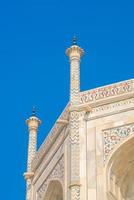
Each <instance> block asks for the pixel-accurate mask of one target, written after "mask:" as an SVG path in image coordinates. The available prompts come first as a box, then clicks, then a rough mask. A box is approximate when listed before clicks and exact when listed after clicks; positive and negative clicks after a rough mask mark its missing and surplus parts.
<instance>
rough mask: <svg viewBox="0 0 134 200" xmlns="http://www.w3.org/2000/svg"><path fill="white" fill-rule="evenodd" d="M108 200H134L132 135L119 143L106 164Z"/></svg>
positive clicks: (133, 138)
mask: <svg viewBox="0 0 134 200" xmlns="http://www.w3.org/2000/svg"><path fill="white" fill-rule="evenodd" d="M106 187H107V199H108V200H114V199H115V200H116V199H117V200H134V135H132V136H130V137H128V138H127V139H125V140H124V141H123V142H122V143H120V144H119V145H118V146H117V147H116V148H115V149H114V151H113V152H112V153H111V156H110V158H109V160H108V161H107V164H106Z"/></svg>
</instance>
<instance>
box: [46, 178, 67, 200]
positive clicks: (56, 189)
mask: <svg viewBox="0 0 134 200" xmlns="http://www.w3.org/2000/svg"><path fill="white" fill-rule="evenodd" d="M43 200H63V188H62V184H61V183H60V181H58V180H51V181H50V182H49V185H48V188H47V190H46V193H45V194H44V198H43Z"/></svg>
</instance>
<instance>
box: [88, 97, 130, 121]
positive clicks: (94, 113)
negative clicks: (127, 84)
mask: <svg viewBox="0 0 134 200" xmlns="http://www.w3.org/2000/svg"><path fill="white" fill-rule="evenodd" d="M124 106H125V109H127V108H129V107H130V106H134V98H131V99H126V100H123V101H118V102H115V103H111V104H106V105H102V106H98V107H95V108H92V110H91V111H90V113H89V114H88V118H89V119H92V118H95V117H100V116H101V115H106V114H108V115H110V114H111V113H112V112H117V111H120V110H123V108H124Z"/></svg>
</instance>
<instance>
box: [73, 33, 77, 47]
mask: <svg viewBox="0 0 134 200" xmlns="http://www.w3.org/2000/svg"><path fill="white" fill-rule="evenodd" d="M72 42H73V45H77V37H76V36H75V35H74V36H73V41H72Z"/></svg>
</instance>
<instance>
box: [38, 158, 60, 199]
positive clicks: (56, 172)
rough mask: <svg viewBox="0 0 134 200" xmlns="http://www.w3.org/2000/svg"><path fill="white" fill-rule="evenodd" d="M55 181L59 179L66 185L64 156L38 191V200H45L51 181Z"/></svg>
mask: <svg viewBox="0 0 134 200" xmlns="http://www.w3.org/2000/svg"><path fill="white" fill-rule="evenodd" d="M54 179H58V180H60V181H61V182H62V183H64V156H62V157H61V159H60V160H59V161H58V163H57V164H56V166H55V167H54V169H53V170H52V171H51V173H50V174H49V175H48V177H47V178H46V180H44V182H43V183H42V185H41V186H40V188H39V189H38V191H37V200H43V198H44V195H45V192H46V191H47V188H48V185H49V183H50V181H51V180H54Z"/></svg>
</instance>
